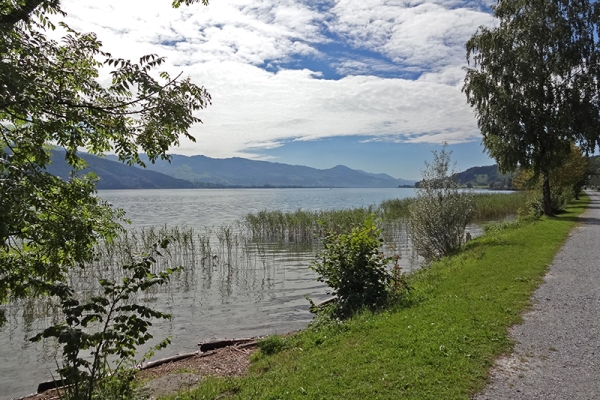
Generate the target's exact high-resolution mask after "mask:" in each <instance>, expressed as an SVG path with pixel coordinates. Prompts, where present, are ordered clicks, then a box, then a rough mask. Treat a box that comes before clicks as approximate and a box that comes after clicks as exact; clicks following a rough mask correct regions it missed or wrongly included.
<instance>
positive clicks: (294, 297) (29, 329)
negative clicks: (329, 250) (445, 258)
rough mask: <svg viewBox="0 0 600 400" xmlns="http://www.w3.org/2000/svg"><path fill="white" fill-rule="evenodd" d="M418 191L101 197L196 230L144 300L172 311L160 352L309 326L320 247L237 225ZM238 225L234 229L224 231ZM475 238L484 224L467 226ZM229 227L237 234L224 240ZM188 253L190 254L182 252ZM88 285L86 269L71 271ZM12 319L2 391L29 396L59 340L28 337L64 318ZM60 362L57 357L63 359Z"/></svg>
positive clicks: (411, 262) (400, 243)
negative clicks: (263, 215) (165, 280)
mask: <svg viewBox="0 0 600 400" xmlns="http://www.w3.org/2000/svg"><path fill="white" fill-rule="evenodd" d="M414 194H415V191H414V189H179V190H112V191H100V192H99V196H100V197H101V198H102V199H105V200H106V201H108V202H110V203H111V204H113V205H114V206H115V207H119V208H123V209H124V210H125V211H126V213H127V214H126V217H127V218H129V219H130V220H131V221H132V224H131V226H130V228H129V229H141V228H146V229H147V228H150V227H156V226H158V227H161V226H165V225H166V226H180V227H187V228H192V229H193V230H194V232H195V233H194V235H195V236H194V237H195V238H196V239H195V240H196V242H195V243H196V244H195V245H194V246H196V247H195V248H196V250H195V251H196V253H195V254H192V255H187V256H181V255H178V254H174V255H173V256H172V257H171V258H170V259H169V260H168V261H166V264H164V265H179V264H180V263H181V264H187V265H186V270H185V273H181V274H178V276H176V277H174V278H173V280H172V283H171V284H170V285H169V287H168V288H165V289H164V290H160V291H158V292H155V293H151V294H148V295H143V296H142V297H141V298H140V299H139V300H140V301H142V302H148V303H151V304H154V305H156V307H157V308H160V309H161V310H163V311H167V312H169V313H171V314H172V315H173V319H172V320H171V321H167V322H159V323H156V324H155V327H154V331H153V333H154V334H155V337H156V338H157V339H162V338H164V337H166V336H169V335H170V336H172V341H173V344H172V345H171V346H169V347H168V348H167V349H165V350H163V351H161V353H160V354H157V356H155V357H166V356H169V355H173V354H176V353H179V352H190V351H195V350H196V349H197V343H198V342H200V341H205V340H210V339H217V338H218V339H220V338H234V337H237V338H239V337H249V336H257V335H268V334H273V333H285V332H289V331H293V330H298V329H302V328H304V327H306V325H307V324H308V323H309V322H310V320H311V319H312V314H310V313H309V312H308V306H309V303H308V301H307V300H306V299H305V296H309V297H311V298H312V299H313V300H315V301H320V300H322V299H324V298H326V297H327V293H326V288H325V287H324V286H323V284H320V283H319V282H317V281H316V276H315V274H314V272H312V271H311V270H310V269H309V268H308V265H309V263H310V262H311V260H313V259H314V255H315V252H316V250H317V248H315V246H314V245H302V244H294V243H281V242H272V243H269V242H259V241H252V240H248V239H247V238H246V237H245V236H244V234H243V232H237V231H235V226H234V225H233V224H234V223H235V222H236V221H237V220H239V219H241V218H243V217H244V216H245V215H246V214H248V213H256V212H258V211H261V210H282V211H295V210H298V209H303V210H308V211H312V210H326V209H343V208H355V207H366V206H370V205H379V204H380V203H381V202H382V201H384V200H388V199H395V198H405V197H412V196H414ZM224 225H231V226H233V228H232V229H233V230H234V231H233V233H227V232H229V231H225V230H223V228H221V227H222V226H224ZM469 230H470V231H471V233H472V234H474V235H477V234H478V232H480V231H481V229H480V228H479V227H477V226H471V227H469ZM225 234H231V235H232V236H231V237H227V238H225V239H224V235H225ZM386 240H387V241H388V243H387V245H388V246H391V247H392V248H393V251H394V252H399V253H401V255H402V259H401V262H402V267H403V268H404V269H410V268H414V267H416V266H418V263H419V260H418V258H416V255H414V254H412V253H411V250H410V246H409V242H408V239H407V238H406V235H405V232H403V231H402V230H399V231H398V230H397V231H396V232H395V233H394V236H393V237H391V238H387V239H386ZM182 257H183V258H182ZM71 280H72V283H73V285H74V286H75V287H79V288H81V289H83V288H85V289H86V290H87V287H86V286H85V285H86V284H87V283H89V281H90V280H89V276H86V275H85V273H74V274H72V277H71ZM7 310H8V317H9V322H8V323H7V325H6V326H5V327H4V328H3V329H2V331H0V349H2V350H1V351H0V395H1V396H0V397H1V398H3V399H5V398H10V397H13V396H14V397H19V396H23V395H26V394H28V393H32V392H34V391H35V389H36V385H37V383H39V382H41V381H45V380H48V379H51V377H52V374H53V373H54V370H55V369H56V361H55V357H56V347H55V346H54V345H53V343H51V342H44V343H38V344H33V343H29V342H28V341H27V340H26V339H27V338H29V337H31V336H33V335H34V334H35V333H37V332H39V331H40V330H42V329H43V328H45V327H46V326H48V325H49V324H51V323H55V321H57V320H58V318H59V314H57V313H56V311H55V309H53V308H52V307H51V305H49V304H48V302H45V301H40V300H32V299H28V300H24V301H20V302H18V303H13V304H10V305H8V307H7ZM59 361H60V360H59Z"/></svg>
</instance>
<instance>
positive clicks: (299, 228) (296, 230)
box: [241, 192, 526, 243]
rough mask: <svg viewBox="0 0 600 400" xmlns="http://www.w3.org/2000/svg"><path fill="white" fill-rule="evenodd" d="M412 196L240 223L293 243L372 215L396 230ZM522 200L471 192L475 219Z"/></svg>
mask: <svg viewBox="0 0 600 400" xmlns="http://www.w3.org/2000/svg"><path fill="white" fill-rule="evenodd" d="M412 202H413V199H412V198H405V199H391V200H385V201H383V202H382V203H381V204H380V205H378V206H369V207H359V208H353V209H343V210H321V211H305V210H296V211H292V212H282V211H267V210H264V211H260V212H258V213H256V214H247V215H246V216H245V217H244V218H243V220H242V222H241V225H243V226H245V227H246V229H247V230H248V232H249V234H250V236H251V238H252V239H253V240H279V241H286V242H295V243H311V242H318V241H319V238H320V237H321V236H322V234H323V232H325V231H333V232H342V231H345V232H348V231H350V230H351V229H352V227H354V226H357V225H359V224H362V223H363V222H364V221H365V220H366V219H367V217H369V216H370V215H373V214H374V215H375V216H376V218H379V219H380V220H381V224H382V226H383V230H384V236H385V235H386V231H387V232H388V233H389V231H390V230H392V231H393V230H397V229H398V228H399V226H400V225H403V224H404V219H405V218H406V217H407V216H408V213H409V208H410V205H411V203H412ZM525 204H526V194H525V193H523V192H514V193H489V194H488V193H477V194H475V220H476V221H482V220H490V219H498V218H504V217H507V216H510V215H516V214H517V211H518V210H519V208H522V207H524V206H525Z"/></svg>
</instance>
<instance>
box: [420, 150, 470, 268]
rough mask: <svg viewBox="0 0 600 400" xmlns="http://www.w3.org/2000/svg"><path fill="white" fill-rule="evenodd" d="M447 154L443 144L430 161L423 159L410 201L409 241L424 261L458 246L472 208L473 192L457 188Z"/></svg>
mask: <svg viewBox="0 0 600 400" xmlns="http://www.w3.org/2000/svg"><path fill="white" fill-rule="evenodd" d="M450 154H451V152H447V151H446V145H444V148H443V149H442V151H441V152H440V153H439V154H438V153H437V151H433V157H434V159H433V162H432V163H431V164H430V163H428V162H425V165H426V169H425V170H424V171H423V172H422V175H423V180H422V181H421V182H420V183H419V189H418V190H417V198H416V199H415V200H414V201H413V202H412V203H411V205H410V214H409V218H408V229H409V232H410V235H411V240H412V244H413V246H414V248H415V250H416V251H417V253H418V254H419V255H421V256H423V258H425V260H427V261H430V260H435V259H439V258H442V257H444V256H447V255H450V254H453V253H455V252H456V251H457V250H458V249H459V248H460V246H461V245H462V243H463V235H464V233H465V227H466V226H467V224H468V223H469V222H470V221H471V219H472V217H473V214H474V211H475V202H474V195H473V192H472V191H464V190H459V185H458V183H457V182H456V180H455V174H454V173H453V172H450V171H449V169H450Z"/></svg>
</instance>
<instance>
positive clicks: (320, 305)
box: [315, 296, 337, 307]
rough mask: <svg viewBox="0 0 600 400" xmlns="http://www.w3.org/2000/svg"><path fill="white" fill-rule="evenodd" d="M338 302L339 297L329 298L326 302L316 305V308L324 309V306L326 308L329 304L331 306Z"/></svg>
mask: <svg viewBox="0 0 600 400" xmlns="http://www.w3.org/2000/svg"><path fill="white" fill-rule="evenodd" d="M336 300H337V296H333V297H330V298H328V299H325V300H323V301H321V302H319V303H317V304H315V306H316V307H323V306H326V305H327V304H331V303H333V302H334V301H336Z"/></svg>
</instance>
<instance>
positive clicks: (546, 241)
mask: <svg viewBox="0 0 600 400" xmlns="http://www.w3.org/2000/svg"><path fill="white" fill-rule="evenodd" d="M586 204H587V199H584V200H581V201H579V202H577V203H575V204H574V205H573V206H571V207H570V208H569V209H568V212H567V213H565V214H563V215H561V216H559V217H556V218H544V219H542V220H541V221H538V222H534V223H529V224H521V225H518V224H510V225H509V224H505V225H504V226H498V227H496V228H494V229H489V230H488V234H486V235H485V236H483V237H481V238H478V239H476V240H473V241H471V242H469V243H468V245H467V247H466V249H465V250H464V251H463V252H461V253H460V254H459V255H457V256H454V257H451V258H448V259H445V260H442V261H440V262H438V263H435V264H433V265H431V267H429V268H427V269H424V270H421V271H418V272H416V273H414V274H413V275H412V276H410V278H409V282H410V286H411V287H412V290H411V291H410V292H409V294H408V295H407V296H406V298H405V300H404V302H403V304H399V305H398V306H397V307H395V308H393V309H390V310H387V311H384V312H381V313H378V314H373V313H368V312H366V313H363V314H361V315H358V316H356V317H354V318H353V319H351V320H349V321H348V322H346V323H344V324H335V325H327V326H322V327H320V328H318V329H316V328H315V329H307V330H306V331H304V332H302V333H300V334H297V335H294V336H292V337H290V338H288V339H283V338H275V339H271V341H272V342H273V343H272V346H271V347H272V348H273V349H275V350H276V349H277V348H284V350H282V351H281V352H279V353H277V354H274V355H271V356H266V355H262V356H261V355H259V357H257V358H258V360H257V361H256V362H255V363H254V365H253V367H252V369H251V372H250V373H249V374H248V375H247V376H246V377H243V378H229V379H217V378H207V379H206V380H205V381H204V383H203V384H202V385H201V386H200V387H199V388H198V389H196V390H195V391H192V392H189V393H186V394H184V395H180V396H179V397H178V399H214V398H217V397H219V396H221V397H219V398H227V399H230V398H231V399H233V398H235V399H292V398H299V399H300V398H301V399H398V398H403V399H404V398H406V399H408V398H414V399H441V398H443V399H468V398H470V396H471V395H472V394H473V393H475V392H477V391H479V390H481V389H482V388H483V386H484V385H485V383H486V379H487V373H488V369H489V367H490V366H491V365H492V363H493V360H494V359H495V358H496V357H497V356H498V355H499V354H501V353H503V352H508V351H510V349H511V343H510V341H509V339H508V338H507V328H508V327H509V326H511V325H513V324H515V323H518V322H520V320H521V317H520V315H521V313H522V312H523V311H524V310H525V309H526V308H527V307H528V305H529V298H530V296H531V294H532V292H533V290H534V289H535V288H536V287H537V286H538V285H539V284H540V282H541V281H542V276H543V274H544V272H545V271H546V269H547V266H548V265H549V264H550V263H551V261H552V259H553V257H554V255H555V253H556V252H557V251H558V249H559V248H560V246H561V245H562V244H563V242H564V241H565V239H566V237H567V235H568V233H569V231H570V230H571V228H572V227H573V226H574V224H575V222H574V218H573V217H575V216H576V215H578V214H579V213H581V212H582V211H583V209H584V208H585V206H586Z"/></svg>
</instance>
